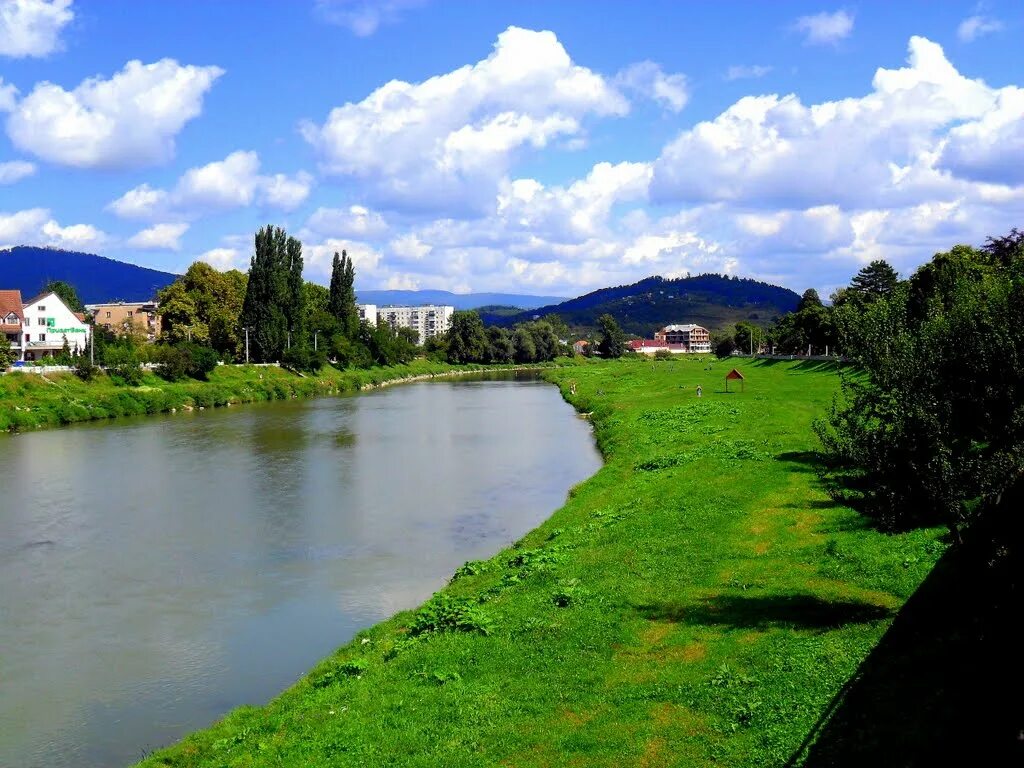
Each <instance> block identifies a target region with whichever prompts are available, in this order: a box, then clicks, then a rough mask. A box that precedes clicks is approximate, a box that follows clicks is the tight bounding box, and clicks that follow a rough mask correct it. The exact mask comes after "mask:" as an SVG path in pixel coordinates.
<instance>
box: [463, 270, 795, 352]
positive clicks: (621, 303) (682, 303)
mask: <svg viewBox="0 0 1024 768" xmlns="http://www.w3.org/2000/svg"><path fill="white" fill-rule="evenodd" d="M799 301H800V295H799V294H797V293H795V292H793V291H791V290H789V289H788V288H780V287H778V286H777V285H769V284H768V283H762V282H759V281H757V280H750V279H747V278H735V277H727V276H725V275H697V276H696V277H681V278H677V279H673V280H666V279H665V278H663V277H648V278H646V279H644V280H641V281H639V282H637V283H632V284H630V285H620V286H616V287H614V288H602V289H600V290H598V291H594V292H592V293H588V294H586V295H585V296H580V297H579V298H576V299H569V300H568V301H563V302H561V303H559V304H552V305H548V306H543V307H538V308H536V309H531V310H529V311H526V312H520V313H518V314H509V313H507V312H505V311H502V312H495V313H490V312H486V311H485V312H482V313H481V315H482V317H483V319H484V322H485V323H487V324H488V325H512V324H514V323H518V322H522V321H524V320H531V319H533V318H534V317H538V316H544V315H548V314H554V315H558V316H559V317H561V318H562V320H563V321H565V322H566V323H567V324H568V325H569V326H570V327H571V328H573V329H574V330H576V331H578V332H584V331H587V330H592V329H594V328H596V327H597V318H599V317H600V316H601V315H603V314H605V313H608V314H610V315H612V316H613V317H614V318H615V319H616V320H617V321H618V323H619V325H620V326H621V327H622V329H623V330H624V331H626V332H627V333H632V334H637V335H640V336H645V337H650V336H651V334H653V332H654V331H655V330H657V329H658V328H660V327H662V326H664V325H668V324H670V323H696V324H697V325H703V326H704V327H705V328H708V329H710V330H724V329H726V328H728V327H730V326H732V325H734V324H735V323H737V322H739V321H740V320H750V321H751V322H754V323H758V324H761V325H764V324H767V323H769V322H771V321H772V320H774V319H775V318H777V317H779V316H780V315H783V314H785V313H787V312H792V311H794V310H795V309H796V307H797V304H798V303H799Z"/></svg>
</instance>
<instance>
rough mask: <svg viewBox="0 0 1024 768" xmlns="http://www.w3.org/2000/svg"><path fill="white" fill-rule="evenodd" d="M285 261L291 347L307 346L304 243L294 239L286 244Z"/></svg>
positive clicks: (285, 311) (287, 316)
mask: <svg viewBox="0 0 1024 768" xmlns="http://www.w3.org/2000/svg"><path fill="white" fill-rule="evenodd" d="M285 260H286V262H287V270H288V272H287V287H286V292H285V306H284V313H285V318H286V319H287V321H288V329H289V330H290V331H291V345H292V346H293V347H302V346H305V344H306V307H305V304H306V293H305V291H304V290H303V284H302V265H303V260H302V243H301V242H299V241H298V240H296V239H295V238H294V237H289V238H288V239H287V241H286V242H285Z"/></svg>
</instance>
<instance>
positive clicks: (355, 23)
mask: <svg viewBox="0 0 1024 768" xmlns="http://www.w3.org/2000/svg"><path fill="white" fill-rule="evenodd" d="M424 2H425V0H316V12H317V14H318V15H319V16H320V17H321V18H322V19H324V20H325V21H327V22H330V23H331V24H337V25H339V26H342V27H346V28H347V29H349V30H350V31H351V32H352V33H353V34H354V35H356V36H358V37H369V36H370V35H372V34H373V33H374V32H376V31H377V29H378V28H380V27H381V26H382V25H384V24H394V23H395V22H397V21H398V20H399V19H400V18H401V16H402V12H403V11H406V10H408V9H410V8H416V7H418V6H420V5H423V3H424Z"/></svg>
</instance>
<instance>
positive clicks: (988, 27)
mask: <svg viewBox="0 0 1024 768" xmlns="http://www.w3.org/2000/svg"><path fill="white" fill-rule="evenodd" d="M1002 28H1003V23H1002V22H1001V21H999V19H993V18H992V17H990V16H981V15H975V16H970V17H968V18H966V19H964V20H963V21H961V22H960V25H959V26H958V27H957V28H956V36H957V37H958V38H959V39H960V41H961V42H964V43H973V42H974V41H975V40H977V39H978V38H979V37H984V36H985V35H990V34H992V33H993V32H998V31H1000V30H1001V29H1002Z"/></svg>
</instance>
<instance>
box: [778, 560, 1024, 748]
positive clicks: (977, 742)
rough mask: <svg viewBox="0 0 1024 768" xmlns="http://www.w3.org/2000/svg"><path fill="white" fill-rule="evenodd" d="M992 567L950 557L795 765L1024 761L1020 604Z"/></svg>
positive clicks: (909, 606) (835, 705)
mask: <svg viewBox="0 0 1024 768" xmlns="http://www.w3.org/2000/svg"><path fill="white" fill-rule="evenodd" d="M984 570H985V566H984V565H983V564H982V565H979V564H978V563H976V562H973V561H972V560H971V559H969V558H966V557H965V556H964V555H963V553H962V551H959V550H951V551H950V552H949V553H947V554H946V555H945V556H944V557H943V558H942V560H940V562H939V564H938V565H937V566H936V567H935V569H934V570H933V571H932V573H931V574H930V575H929V576H928V578H927V579H926V580H925V581H924V583H923V584H922V585H921V587H920V588H919V589H918V590H917V592H915V593H914V595H913V596H912V597H911V598H910V600H909V601H907V603H906V604H905V605H904V607H903V608H902V610H901V611H900V612H899V614H898V615H897V617H896V619H895V621H894V622H893V624H892V626H891V627H890V628H889V630H888V631H887V632H886V634H885V635H884V637H883V638H882V640H881V642H880V643H879V644H878V645H877V646H876V647H875V648H874V650H872V652H871V654H870V655H869V656H868V657H867V659H865V660H864V662H863V663H862V664H861V666H860V668H859V669H858V671H857V673H856V674H855V675H854V676H853V677H852V678H851V679H850V680H849V681H848V682H847V683H846V685H845V686H844V687H843V689H842V690H841V691H840V692H839V693H838V694H837V695H836V697H835V698H834V699H833V700H832V702H831V704H830V705H829V707H828V708H827V709H826V711H825V713H824V714H823V715H822V717H821V718H820V719H819V721H818V723H817V724H816V725H815V727H814V728H813V729H812V730H811V732H810V733H809V734H808V735H807V738H806V739H805V741H804V743H803V744H802V745H801V746H800V748H799V749H798V750H797V751H796V752H795V753H794V754H793V756H792V757H791V758H790V760H789V762H788V763H787V765H788V766H808V767H813V768H818V767H819V766H820V767H822V768H824V767H825V766H829V767H830V768H831V767H833V766H834V767H837V768H846V766H850V767H851V768H852V767H853V766H863V765H885V766H932V765H1024V712H1021V708H1020V706H1019V705H1020V699H1019V695H1020V691H1021V684H1022V679H1021V678H1022V677H1024V675H1022V673H1021V664H1020V652H1019V637H1020V636H1019V633H1018V632H1017V631H1016V630H1014V629H1013V628H1012V626H1013V625H1012V620H1011V619H1010V618H1009V617H1010V616H1015V615H1016V613H1017V610H1016V609H1013V608H1012V606H1013V605H1016V602H1014V601H1013V598H1012V597H1011V598H1010V599H1009V600H1008V601H1004V603H1003V606H1004V607H1003V608H1002V609H1000V610H999V612H998V613H996V612H993V610H992V608H991V606H992V603H993V601H994V602H995V603H998V602H999V600H998V599H995V600H993V597H992V595H993V588H992V580H991V577H990V576H989V577H987V578H986V576H985V575H984V573H983V572H984ZM1017 600H1019V597H1018V598H1017ZM1006 606H1010V607H1011V610H1006Z"/></svg>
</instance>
